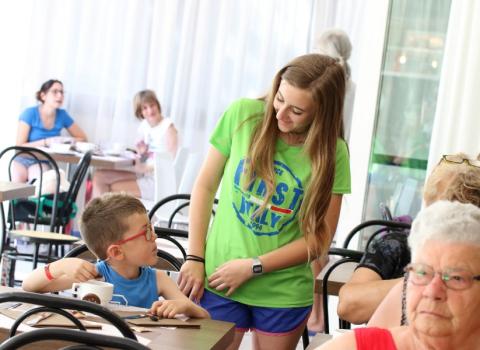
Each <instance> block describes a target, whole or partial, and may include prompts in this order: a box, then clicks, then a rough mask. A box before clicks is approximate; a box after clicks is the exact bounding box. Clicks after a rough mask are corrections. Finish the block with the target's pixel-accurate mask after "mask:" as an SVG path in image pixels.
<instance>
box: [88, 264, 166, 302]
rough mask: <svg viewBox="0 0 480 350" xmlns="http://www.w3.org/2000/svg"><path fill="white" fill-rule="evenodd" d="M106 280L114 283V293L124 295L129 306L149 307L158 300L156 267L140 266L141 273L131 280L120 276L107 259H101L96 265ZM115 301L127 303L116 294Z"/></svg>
mask: <svg viewBox="0 0 480 350" xmlns="http://www.w3.org/2000/svg"><path fill="white" fill-rule="evenodd" d="M95 267H96V268H97V271H98V273H99V274H101V275H102V276H103V278H104V279H105V282H108V283H111V284H113V294H120V295H123V296H124V297H125V298H126V299H127V301H128V305H129V306H138V307H144V308H147V309H149V308H150V307H151V306H152V304H153V302H155V301H157V300H158V290H157V274H156V271H155V269H153V268H151V267H149V266H144V267H142V268H140V275H139V276H138V277H137V278H135V279H133V280H129V279H126V278H125V277H122V276H120V275H119V274H118V273H117V272H116V271H115V270H114V269H112V268H111V267H110V265H108V264H107V263H106V262H105V261H99V262H97V264H96V265H95ZM112 300H113V301H115V302H117V301H118V302H119V303H120V304H125V300H123V298H121V297H118V296H114V297H113V298H112Z"/></svg>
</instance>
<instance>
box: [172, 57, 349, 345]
mask: <svg viewBox="0 0 480 350" xmlns="http://www.w3.org/2000/svg"><path fill="white" fill-rule="evenodd" d="M344 95H345V72H344V68H343V67H342V66H341V64H340V63H339V62H338V61H337V60H335V59H332V58H329V57H327V56H322V55H318V54H311V55H305V56H301V57H298V58H296V59H294V60H293V61H292V62H290V63H289V64H288V65H286V66H285V67H284V68H282V69H281V70H280V71H279V72H278V73H277V75H276V76H275V79H274V82H273V86H272V89H271V92H270V94H269V95H268V96H267V97H266V98H265V99H263V100H249V99H242V100H239V101H236V102H234V103H233V104H232V105H231V106H230V107H229V108H228V109H227V111H226V112H225V113H224V115H223V117H222V118H221V120H220V121H219V123H218V125H217V128H216V130H215V131H214V133H213V136H212V138H211V140H210V141H211V144H212V147H210V149H209V152H208V155H207V159H206V160H205V162H204V165H203V167H202V169H201V171H200V174H199V176H198V178H197V180H196V183H195V186H194V189H193V192H192V201H191V209H190V213H191V214H192V215H190V225H189V249H188V251H189V254H190V255H189V257H187V261H186V262H185V264H184V265H183V266H182V270H181V272H180V277H179V286H180V289H181V290H182V291H183V292H184V293H186V294H187V295H189V296H190V297H191V298H193V299H196V300H200V302H201V304H202V306H204V307H205V308H207V310H208V311H209V312H210V314H211V315H212V318H213V319H220V320H226V321H231V322H235V323H236V329H237V332H236V336H235V340H234V343H233V344H232V345H231V347H230V348H231V349H237V348H238V346H239V344H240V342H241V340H242V337H243V334H244V331H246V330H248V329H251V330H253V331H254V337H253V341H254V344H255V346H254V348H259V349H264V348H267V347H268V348H275V349H290V348H295V346H296V344H297V342H298V339H299V338H300V335H301V333H302V331H303V329H304V327H305V324H306V322H307V318H308V315H309V313H310V310H311V305H312V302H313V301H312V300H313V297H312V295H313V275H312V272H311V268H310V264H309V261H312V260H314V259H316V258H318V257H321V256H323V255H325V254H326V252H327V251H328V247H329V246H330V243H331V240H332V237H333V234H334V233H335V228H336V225H337V222H338V217H339V213H340V207H341V200H342V194H343V193H349V191H350V171H349V165H348V151H347V147H346V144H345V142H344V141H343V140H342V133H343V131H342V108H343V99H344ZM221 181H222V189H221V192H220V201H219V206H218V207H217V212H216V216H215V219H214V222H213V224H212V225H211V227H210V228H209V222H210V216H211V209H212V205H213V199H214V197H215V194H216V192H217V189H218V186H219V184H220V182H221ZM207 232H208V238H207ZM203 259H204V261H203Z"/></svg>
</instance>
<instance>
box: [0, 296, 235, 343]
mask: <svg viewBox="0 0 480 350" xmlns="http://www.w3.org/2000/svg"><path fill="white" fill-rule="evenodd" d="M12 290H15V291H20V290H19V289H14V288H9V287H0V293H1V292H6V291H12ZM13 322H14V321H13V320H12V319H10V318H8V317H6V316H4V315H0V341H3V340H5V339H6V338H7V336H8V331H9V328H10V326H11V325H12V324H13ZM186 322H188V323H194V324H200V328H163V327H150V329H151V330H152V332H145V333H135V334H136V335H137V336H138V337H139V340H141V342H142V343H143V344H144V345H146V346H148V347H149V348H151V349H165V350H182V349H185V350H190V349H196V350H197V349H198V350H203V349H214V350H220V349H225V348H227V347H228V346H229V345H230V344H231V343H232V342H233V338H234V335H235V325H234V324H233V323H230V322H223V321H215V320H210V319H190V320H188V321H186ZM111 327H112V326H110V327H104V330H102V331H100V330H97V331H95V332H102V333H105V334H110V335H119V333H118V331H111ZM29 329H31V328H30V327H28V326H25V325H22V326H21V328H20V331H28V330H29ZM109 329H110V330H109ZM92 331H93V330H92ZM39 344H40V345H41V346H39ZM68 344H69V343H67V342H60V341H49V342H41V343H40V342H38V343H35V344H32V345H30V346H27V347H22V349H32V350H33V349H35V350H36V349H39V348H44V349H47V348H48V349H51V348H52V349H53V348H58V347H61V346H66V345H68Z"/></svg>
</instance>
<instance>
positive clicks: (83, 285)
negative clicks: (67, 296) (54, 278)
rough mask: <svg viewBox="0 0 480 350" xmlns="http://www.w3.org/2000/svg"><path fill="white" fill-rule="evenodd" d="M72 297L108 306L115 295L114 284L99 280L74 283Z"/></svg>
mask: <svg viewBox="0 0 480 350" xmlns="http://www.w3.org/2000/svg"><path fill="white" fill-rule="evenodd" d="M72 295H73V296H74V297H75V298H78V299H80V300H86V301H91V302H94V303H97V304H102V305H106V304H108V303H109V302H110V301H111V300H112V297H113V295H114V294H113V284H111V283H108V282H103V281H97V280H90V281H86V282H80V283H73V284H72Z"/></svg>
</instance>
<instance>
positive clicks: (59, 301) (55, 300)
mask: <svg viewBox="0 0 480 350" xmlns="http://www.w3.org/2000/svg"><path fill="white" fill-rule="evenodd" d="M12 301H13V302H21V303H28V304H33V305H40V306H45V307H48V308H51V309H66V310H78V311H83V312H88V313H92V314H95V315H97V316H99V317H101V318H103V319H105V320H106V321H108V322H110V323H111V324H112V325H113V326H115V327H116V328H117V329H118V330H119V331H120V333H122V335H123V336H124V337H127V338H130V339H133V340H137V337H136V336H135V333H133V331H132V330H131V329H130V327H129V326H128V324H127V323H126V322H125V321H124V320H122V319H121V318H120V317H119V316H117V315H116V314H114V313H113V312H112V311H110V310H109V309H107V308H106V307H104V306H101V305H98V304H95V303H91V302H88V301H83V300H78V299H72V298H64V297H61V296H58V295H46V294H38V293H28V292H6V293H1V294H0V303H5V302H12ZM15 330H16V328H14V327H13V326H12V328H11V334H12V335H13V334H14V332H15Z"/></svg>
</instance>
